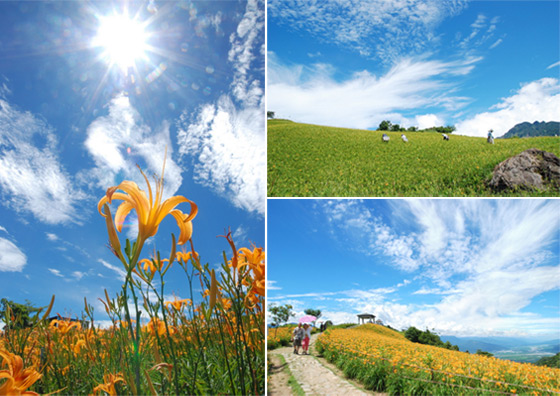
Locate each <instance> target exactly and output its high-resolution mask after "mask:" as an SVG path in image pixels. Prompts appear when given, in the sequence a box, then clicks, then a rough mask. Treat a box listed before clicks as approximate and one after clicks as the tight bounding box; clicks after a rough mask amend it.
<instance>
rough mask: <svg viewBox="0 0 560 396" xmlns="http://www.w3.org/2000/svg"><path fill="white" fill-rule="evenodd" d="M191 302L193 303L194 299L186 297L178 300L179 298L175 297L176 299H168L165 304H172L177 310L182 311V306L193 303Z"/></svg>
mask: <svg viewBox="0 0 560 396" xmlns="http://www.w3.org/2000/svg"><path fill="white" fill-rule="evenodd" d="M191 304H192V301H191V300H190V299H188V298H185V299H183V300H177V298H175V300H174V301H166V302H165V305H167V306H168V307H169V306H170V305H172V306H173V308H175V309H176V310H177V311H180V310H181V307H183V306H187V305H191Z"/></svg>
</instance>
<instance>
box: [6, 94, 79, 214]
mask: <svg viewBox="0 0 560 396" xmlns="http://www.w3.org/2000/svg"><path fill="white" fill-rule="evenodd" d="M0 146H2V150H1V151H0V187H1V189H2V191H3V195H4V196H5V203H6V204H7V205H8V206H9V207H11V208H12V209H14V210H15V211H17V212H27V211H29V212H31V213H32V214H33V215H34V216H35V217H36V218H37V219H38V220H40V221H42V222H45V223H49V224H58V223H68V222H76V221H77V220H76V218H77V213H76V208H75V205H76V203H77V201H78V200H80V199H82V198H83V197H84V196H83V194H82V193H81V192H80V191H78V190H77V189H76V188H75V187H74V186H73V185H72V182H71V179H70V177H69V176H68V175H67V173H66V172H65V171H64V169H63V168H62V166H61V164H60V162H59V160H58V157H57V140H56V136H55V134H54V133H53V131H52V129H51V128H50V127H49V126H48V125H47V124H46V123H45V122H43V121H42V120H40V119H39V118H37V117H35V116H34V115H33V114H31V113H29V112H21V111H18V110H16V109H14V108H13V107H12V106H10V104H9V103H8V102H6V101H5V100H2V99H0Z"/></svg>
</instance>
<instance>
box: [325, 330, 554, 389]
mask: <svg viewBox="0 0 560 396" xmlns="http://www.w3.org/2000/svg"><path fill="white" fill-rule="evenodd" d="M316 348H317V350H318V351H319V352H320V353H322V354H323V356H324V357H325V358H326V359H327V360H329V361H331V362H333V363H335V364H336V365H337V366H338V367H339V368H340V369H341V370H343V371H344V373H345V374H346V375H347V376H348V377H350V378H356V379H357V380H359V381H360V382H362V383H363V384H364V385H365V387H366V388H367V389H373V390H377V391H388V392H389V393H390V394H465V395H471V394H472V395H479V394H486V392H488V393H505V394H515V393H517V394H532V393H531V392H534V391H536V392H537V394H551V393H554V392H559V391H560V375H559V374H560V370H558V369H554V368H548V367H539V366H535V365H532V364H523V363H516V362H511V361H506V360H500V359H496V358H493V357H486V356H481V355H472V354H468V353H465V352H456V351H451V350H448V349H444V348H438V347H434V346H430V345H422V344H417V343H413V342H410V341H408V340H407V339H404V338H403V337H402V336H400V335H399V334H398V333H397V332H390V331H389V330H388V329H384V328H382V327H381V326H378V325H370V324H368V325H362V326H359V327H356V328H352V329H345V330H343V329H333V330H328V331H326V332H325V333H322V334H321V335H320V336H319V338H318V339H317V342H316ZM548 392H550V393H548Z"/></svg>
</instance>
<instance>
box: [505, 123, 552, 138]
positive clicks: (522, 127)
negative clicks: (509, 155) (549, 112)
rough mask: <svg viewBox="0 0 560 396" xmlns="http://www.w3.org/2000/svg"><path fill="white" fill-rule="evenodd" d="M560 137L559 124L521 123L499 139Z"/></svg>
mask: <svg viewBox="0 0 560 396" xmlns="http://www.w3.org/2000/svg"><path fill="white" fill-rule="evenodd" d="M558 135H560V122H556V121H550V122H538V121H535V122H533V123H532V124H531V123H530V122H522V123H521V124H517V125H515V126H514V127H513V128H511V129H510V130H509V131H507V133H506V134H505V135H503V136H501V138H505V139H507V138H512V137H535V136H558Z"/></svg>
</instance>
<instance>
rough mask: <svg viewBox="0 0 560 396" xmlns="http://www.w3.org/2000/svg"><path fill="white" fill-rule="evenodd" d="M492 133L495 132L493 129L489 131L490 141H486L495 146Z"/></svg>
mask: <svg viewBox="0 0 560 396" xmlns="http://www.w3.org/2000/svg"><path fill="white" fill-rule="evenodd" d="M492 132H494V131H493V130H492V129H490V130H489V131H488V139H487V140H486V141H487V142H488V143H490V144H494V136H492Z"/></svg>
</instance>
